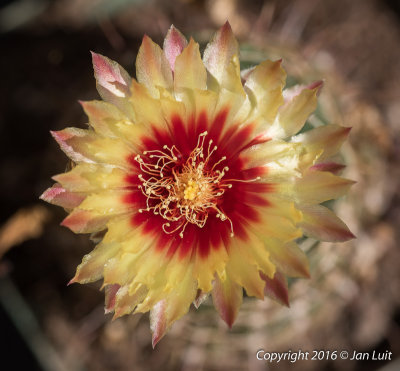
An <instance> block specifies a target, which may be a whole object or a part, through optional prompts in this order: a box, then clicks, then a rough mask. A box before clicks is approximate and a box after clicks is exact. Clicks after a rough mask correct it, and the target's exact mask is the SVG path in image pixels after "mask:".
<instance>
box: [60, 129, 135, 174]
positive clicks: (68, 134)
mask: <svg viewBox="0 0 400 371" xmlns="http://www.w3.org/2000/svg"><path fill="white" fill-rule="evenodd" d="M52 135H53V137H54V139H55V140H56V141H57V142H58V144H59V145H60V147H61V149H62V150H63V151H64V152H65V153H66V155H67V156H68V157H69V158H70V159H71V160H73V161H75V162H88V163H103V164H110V165H117V166H121V167H124V168H129V167H130V165H129V162H128V158H129V156H130V155H131V154H132V151H133V149H132V148H130V146H128V145H127V144H126V143H124V142H121V141H120V140H117V139H115V138H109V137H102V136H99V135H97V134H95V133H94V132H93V131H89V130H83V129H77V128H66V129H64V130H61V131H56V132H52Z"/></svg>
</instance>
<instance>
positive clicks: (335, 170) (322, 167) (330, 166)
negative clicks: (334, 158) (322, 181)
mask: <svg viewBox="0 0 400 371" xmlns="http://www.w3.org/2000/svg"><path fill="white" fill-rule="evenodd" d="M345 167H346V166H345V165H342V164H338V163H337V162H321V163H319V164H315V165H313V166H311V167H310V169H311V170H317V171H329V172H330V173H332V174H336V175H337V174H339V173H340V172H341V171H342V170H343V169H344V168H345Z"/></svg>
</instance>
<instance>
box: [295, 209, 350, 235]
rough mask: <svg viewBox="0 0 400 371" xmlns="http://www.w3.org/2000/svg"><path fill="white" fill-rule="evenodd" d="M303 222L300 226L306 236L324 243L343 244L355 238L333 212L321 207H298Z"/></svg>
mask: <svg viewBox="0 0 400 371" xmlns="http://www.w3.org/2000/svg"><path fill="white" fill-rule="evenodd" d="M298 209H299V210H300V211H301V212H302V214H303V220H302V221H301V222H300V223H299V224H298V226H299V227H300V228H302V229H303V231H304V233H305V235H307V236H310V237H313V238H316V239H318V240H322V241H331V242H342V241H347V240H349V239H352V238H354V235H353V233H351V232H350V230H349V228H347V226H346V224H344V223H343V222H342V221H341V220H340V219H339V218H338V217H337V216H336V215H335V214H334V213H333V212H332V211H331V210H329V209H328V208H326V207H324V206H321V205H303V206H298Z"/></svg>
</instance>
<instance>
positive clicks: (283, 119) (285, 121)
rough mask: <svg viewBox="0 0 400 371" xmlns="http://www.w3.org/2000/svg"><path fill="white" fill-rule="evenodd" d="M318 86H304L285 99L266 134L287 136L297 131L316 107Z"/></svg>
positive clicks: (277, 136) (319, 86)
mask: <svg viewBox="0 0 400 371" xmlns="http://www.w3.org/2000/svg"><path fill="white" fill-rule="evenodd" d="M320 88H321V85H319V84H317V86H316V87H314V88H309V87H306V88H303V89H301V90H300V91H299V92H298V94H295V95H294V96H293V97H291V98H290V99H285V100H286V102H285V103H284V104H283V106H281V107H280V108H279V111H278V115H277V117H276V120H275V122H274V124H273V125H272V126H271V128H270V129H268V134H269V135H271V137H273V138H274V137H275V138H287V137H290V136H292V135H295V134H296V133H298V132H299V131H300V130H301V129H302V127H303V126H304V124H305V122H306V120H307V118H308V116H310V114H311V113H312V112H314V110H315V109H316V108H317V94H318V92H319V90H320ZM284 96H285V92H284Z"/></svg>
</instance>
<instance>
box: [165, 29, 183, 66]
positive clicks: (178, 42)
mask: <svg viewBox="0 0 400 371" xmlns="http://www.w3.org/2000/svg"><path fill="white" fill-rule="evenodd" d="M187 43H188V42H187V40H186V38H185V36H183V35H182V34H181V33H180V32H179V30H177V29H176V28H175V27H174V25H172V26H171V27H170V29H169V30H168V33H167V36H166V37H165V40H164V54H165V57H166V58H167V60H168V63H169V65H170V67H171V70H172V71H174V70H175V60H176V57H177V56H178V55H180V54H181V53H182V51H183V49H185V48H186V46H187Z"/></svg>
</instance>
